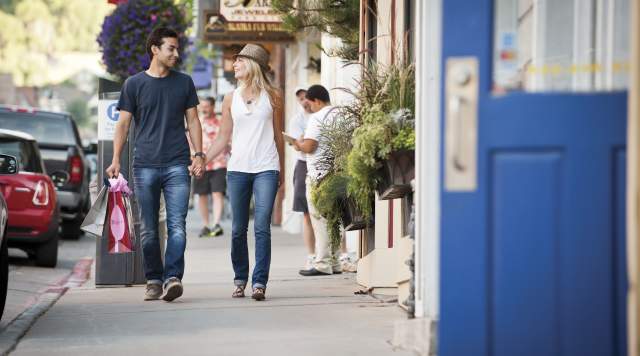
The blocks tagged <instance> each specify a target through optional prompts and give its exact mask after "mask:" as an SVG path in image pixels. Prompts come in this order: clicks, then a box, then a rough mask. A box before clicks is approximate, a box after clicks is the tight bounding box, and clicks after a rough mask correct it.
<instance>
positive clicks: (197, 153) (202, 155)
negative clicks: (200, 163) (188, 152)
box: [193, 152, 207, 159]
mask: <svg viewBox="0 0 640 356" xmlns="http://www.w3.org/2000/svg"><path fill="white" fill-rule="evenodd" d="M193 157H194V158H195V157H202V159H205V158H207V155H205V154H204V152H196V153H194V154H193Z"/></svg>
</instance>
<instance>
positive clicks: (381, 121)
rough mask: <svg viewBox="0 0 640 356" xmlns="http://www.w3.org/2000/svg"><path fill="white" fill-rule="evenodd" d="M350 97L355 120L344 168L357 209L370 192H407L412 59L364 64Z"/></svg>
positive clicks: (389, 195)
mask: <svg viewBox="0 0 640 356" xmlns="http://www.w3.org/2000/svg"><path fill="white" fill-rule="evenodd" d="M354 95H355V96H356V101H358V102H359V103H360V105H359V106H358V107H357V109H359V125H358V127H357V128H356V129H355V130H354V132H353V137H352V139H351V143H352V149H351V150H350V152H349V154H348V157H347V166H346V167H347V168H346V172H347V174H348V176H349V177H350V178H351V180H350V181H349V185H348V189H347V192H348V195H349V196H351V197H353V198H354V199H355V200H356V203H357V205H358V207H359V208H360V209H361V210H363V211H371V210H372V203H371V199H370V196H372V195H373V194H374V192H375V191H377V192H378V194H379V197H380V199H394V198H401V197H403V196H405V195H406V193H408V192H410V191H411V187H410V182H411V180H412V179H413V177H414V166H415V159H414V149H415V129H414V114H413V111H414V97H415V78H414V66H413V64H405V63H402V62H400V63H397V64H392V65H389V66H386V67H383V66H381V65H377V64H370V65H369V66H368V67H366V68H364V69H363V77H362V80H361V81H360V82H359V91H358V93H357V94H354Z"/></svg>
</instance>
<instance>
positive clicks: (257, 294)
mask: <svg viewBox="0 0 640 356" xmlns="http://www.w3.org/2000/svg"><path fill="white" fill-rule="evenodd" d="M251 298H253V299H255V300H257V301H261V300H264V298H265V296H264V288H260V287H258V288H253V294H252V295H251Z"/></svg>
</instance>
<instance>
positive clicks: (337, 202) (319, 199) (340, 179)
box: [311, 173, 348, 247]
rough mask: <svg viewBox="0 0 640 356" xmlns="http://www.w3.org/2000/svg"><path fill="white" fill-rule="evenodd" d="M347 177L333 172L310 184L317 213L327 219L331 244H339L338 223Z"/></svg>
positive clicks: (340, 219) (344, 196)
mask: <svg viewBox="0 0 640 356" xmlns="http://www.w3.org/2000/svg"><path fill="white" fill-rule="evenodd" d="M347 182H348V177H346V176H345V175H344V174H340V173H334V174H329V175H327V176H325V177H324V178H323V179H322V180H321V181H320V182H318V183H317V184H314V185H312V186H311V202H312V203H313V206H314V207H315V208H316V210H317V211H318V213H319V214H320V215H322V217H324V218H325V219H327V231H328V232H329V240H330V241H331V246H333V247H337V246H340V237H341V236H340V224H341V223H342V210H343V209H344V206H343V205H344V199H345V198H346V189H347Z"/></svg>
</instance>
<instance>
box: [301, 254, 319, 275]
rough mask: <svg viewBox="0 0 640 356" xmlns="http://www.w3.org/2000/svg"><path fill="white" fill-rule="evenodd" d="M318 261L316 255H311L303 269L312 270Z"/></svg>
mask: <svg viewBox="0 0 640 356" xmlns="http://www.w3.org/2000/svg"><path fill="white" fill-rule="evenodd" d="M315 259H316V256H314V255H309V256H307V262H306V263H305V264H304V267H303V268H302V269H304V270H307V271H308V270H310V269H311V268H313V261H314V260H315Z"/></svg>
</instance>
